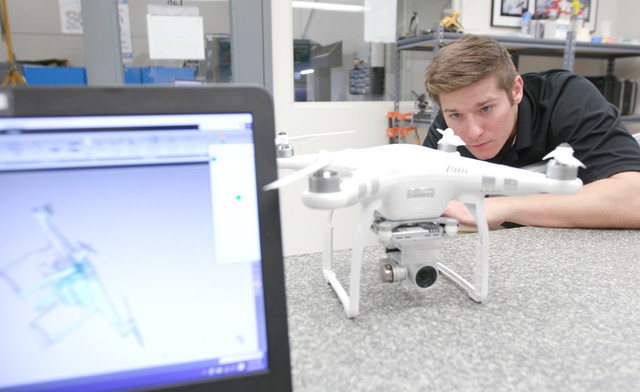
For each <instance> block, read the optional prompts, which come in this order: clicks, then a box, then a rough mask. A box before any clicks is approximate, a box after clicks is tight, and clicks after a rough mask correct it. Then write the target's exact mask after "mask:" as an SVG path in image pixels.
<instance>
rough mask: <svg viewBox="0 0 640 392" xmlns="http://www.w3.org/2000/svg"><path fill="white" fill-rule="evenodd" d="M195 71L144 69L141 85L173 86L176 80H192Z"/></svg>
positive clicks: (174, 68) (194, 76)
mask: <svg viewBox="0 0 640 392" xmlns="http://www.w3.org/2000/svg"><path fill="white" fill-rule="evenodd" d="M195 78H196V71H195V69H193V68H190V67H159V66H158V67H144V68H142V83H143V84H173V81H174V80H176V79H186V80H194V79H195Z"/></svg>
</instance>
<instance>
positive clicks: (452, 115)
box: [449, 113, 462, 120]
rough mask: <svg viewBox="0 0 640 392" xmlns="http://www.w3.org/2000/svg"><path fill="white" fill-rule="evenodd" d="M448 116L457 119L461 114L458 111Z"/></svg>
mask: <svg viewBox="0 0 640 392" xmlns="http://www.w3.org/2000/svg"><path fill="white" fill-rule="evenodd" d="M449 117H450V118H452V119H454V120H457V119H459V118H460V117H462V115H461V114H460V113H451V115H449Z"/></svg>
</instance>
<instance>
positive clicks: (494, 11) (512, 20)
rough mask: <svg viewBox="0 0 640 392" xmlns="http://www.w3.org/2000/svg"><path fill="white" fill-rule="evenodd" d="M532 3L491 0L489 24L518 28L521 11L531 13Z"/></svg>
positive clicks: (527, 1)
mask: <svg viewBox="0 0 640 392" xmlns="http://www.w3.org/2000/svg"><path fill="white" fill-rule="evenodd" d="M592 1H593V0H592ZM534 5H535V0H492V1H491V26H494V27H515V28H518V27H520V26H522V13H523V12H524V11H525V10H529V11H530V12H531V13H533V12H534V8H533V6H534Z"/></svg>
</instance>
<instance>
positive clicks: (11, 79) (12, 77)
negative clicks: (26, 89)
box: [1, 0, 27, 87]
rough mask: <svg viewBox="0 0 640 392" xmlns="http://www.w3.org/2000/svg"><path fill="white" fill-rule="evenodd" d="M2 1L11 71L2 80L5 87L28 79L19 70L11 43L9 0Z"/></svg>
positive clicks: (3, 22)
mask: <svg viewBox="0 0 640 392" xmlns="http://www.w3.org/2000/svg"><path fill="white" fill-rule="evenodd" d="M1 1H2V26H4V31H3V33H4V37H5V42H6V43H7V56H8V58H9V61H8V63H9V73H8V74H7V76H6V77H5V78H4V81H3V82H2V87H5V86H7V85H9V84H11V85H12V86H15V85H18V84H19V85H25V84H27V81H26V80H25V79H24V76H22V75H20V72H18V68H17V67H16V59H15V55H14V54H13V45H12V43H11V28H10V27H9V17H8V14H7V0H1Z"/></svg>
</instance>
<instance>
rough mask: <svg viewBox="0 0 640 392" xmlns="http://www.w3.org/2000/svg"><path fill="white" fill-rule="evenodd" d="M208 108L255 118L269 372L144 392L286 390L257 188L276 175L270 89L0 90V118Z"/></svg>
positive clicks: (276, 236)
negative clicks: (164, 391) (169, 390)
mask: <svg viewBox="0 0 640 392" xmlns="http://www.w3.org/2000/svg"><path fill="white" fill-rule="evenodd" d="M3 96H4V97H3ZM2 98H6V99H4V100H3V99H2ZM3 101H4V102H3ZM206 113H251V115H252V116H253V135H254V149H255V164H256V167H255V169H256V178H257V183H256V189H257V190H258V215H259V219H260V222H261V224H260V243H261V254H262V275H263V288H264V302H265V303H264V307H265V318H266V327H267V330H266V334H267V347H268V355H267V358H268V370H267V371H264V372H257V373H255V374H248V375H247V374H244V375H241V376H235V377H234V376H232V377H229V378H215V379H211V380H205V381H198V382H193V383H184V384H172V385H166V386H161V387H152V388H145V389H144V390H161V389H171V390H181V391H208V390H211V388H215V389H216V390H218V391H249V390H251V391H254V390H274V391H275V390H277V391H289V390H291V389H292V382H291V366H290V353H289V338H288V323H287V310H286V294H285V281H284V267H283V251H282V234H281V223H280V207H279V206H280V202H279V195H278V192H277V191H269V192H264V191H262V188H263V187H264V186H265V185H267V184H268V183H270V182H272V181H274V180H276V178H277V163H276V157H275V146H274V137H275V119H274V108H273V100H272V98H271V95H270V94H269V92H267V91H266V90H265V89H263V88H261V87H258V86H246V85H238V84H235V85H215V84H211V85H206V86H202V87H200V88H193V87H191V86H126V87H92V86H89V87H72V86H68V87H67V86H56V87H29V88H8V89H2V90H0V117H47V116H109V115H138V114H206Z"/></svg>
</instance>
